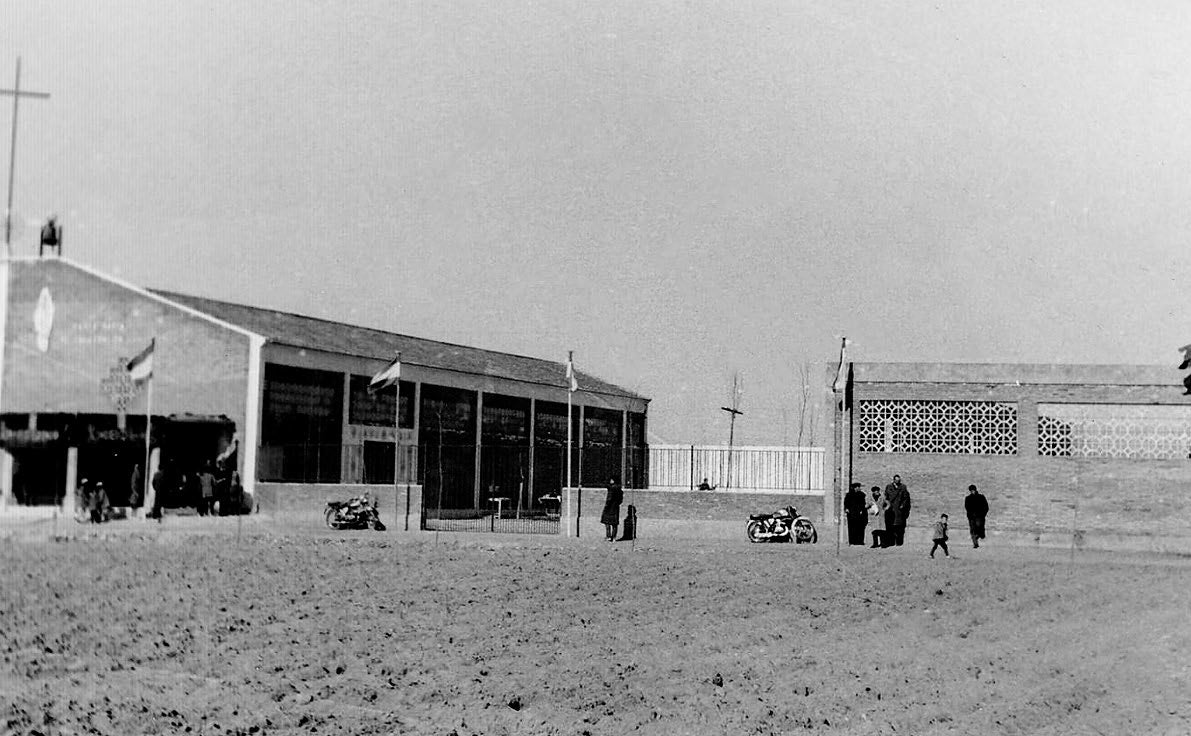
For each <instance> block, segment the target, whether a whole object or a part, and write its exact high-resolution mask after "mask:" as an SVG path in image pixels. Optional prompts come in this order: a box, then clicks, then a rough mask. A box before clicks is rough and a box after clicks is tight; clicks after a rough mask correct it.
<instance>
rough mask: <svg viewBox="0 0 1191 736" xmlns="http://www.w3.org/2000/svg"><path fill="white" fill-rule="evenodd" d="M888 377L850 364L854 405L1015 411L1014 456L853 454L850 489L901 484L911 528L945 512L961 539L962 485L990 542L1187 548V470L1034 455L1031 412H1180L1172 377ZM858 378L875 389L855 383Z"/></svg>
mask: <svg viewBox="0 0 1191 736" xmlns="http://www.w3.org/2000/svg"><path fill="white" fill-rule="evenodd" d="M869 365H871V366H875V364H869ZM894 368H896V366H894V367H893V368H891V367H888V366H881V367H874V369H873V370H871V371H864V370H861V369H860V367H859V364H858V368H857V384H856V387H855V391H854V396H855V398H856V401H857V402H860V401H865V400H871V399H900V400H958V401H964V400H971V401H1009V402H1014V403H1016V405H1017V407H1018V432H1017V437H1018V454H1017V455H1014V456H978V455H958V454H943V453H867V452H856V454H855V455H854V466H853V479H854V480H855V481H858V482H860V483H862V484H863V485H864V487H865V490H866V491H867V490H868V488H869V487H870V486H872V485H880V486H882V487H883V486H884V485H885V484H886V483H888V482H889V481H890V480H891V478H892V476H893V475H894V474H895V473H897V474H900V475H901V476H902V480H903V481H904V482H905V483H906V484H907V486H908V487H909V489H910V493H911V496H912V498H913V505H914V508H913V511H912V512H911V517H910V521H909V526H910V527H911V528H915V527H917V528H919V529H924V528H926V527H928V526H929V525H930V524H931V523H932V522H933V521H934V519H935V518H937V517H938V515H939V513H942V512H946V513H947V514H949V516H950V518H951V522H952V528H953V530H966V521H965V519H964V512H963V499H964V496H965V495H966V494H967V486H968V484H969V483H975V484H976V485H977V486H978V487H979V488H980V490H981V492H982V493H983V494H984V495H985V496H987V498H988V501H989V506H990V507H991V511H990V516H989V521H988V526H989V532H990V534H994V533H1006V534H1011V535H1014V534H1016V535H1025V536H1027V537H1028V536H1029V535H1034V536H1035V538H1037V536H1038V535H1040V534H1048V533H1051V534H1059V535H1062V534H1064V533H1065V534H1066V535H1067V537H1068V539H1069V538H1070V530H1071V529H1072V524H1073V522H1074V524H1075V525H1076V528H1077V529H1080V530H1084V531H1085V533H1086V534H1087V535H1089V536H1090V538H1100V539H1108V538H1110V537H1111V538H1114V539H1115V538H1119V537H1122V536H1124V537H1130V536H1132V537H1137V538H1150V539H1152V538H1158V537H1165V538H1173V539H1174V540H1175V542H1174V543H1175V545H1176V546H1180V547H1186V546H1188V545H1189V544H1191V530H1189V529H1188V528H1187V523H1186V521H1185V519H1184V518H1183V514H1182V513H1181V512H1182V510H1183V508H1184V507H1185V503H1184V502H1183V500H1182V499H1183V496H1184V494H1185V493H1187V491H1188V490H1191V460H1187V459H1171V460H1142V459H1127V458H1075V457H1043V456H1039V455H1038V436H1037V422H1038V404H1040V403H1106V404H1143V405H1155V404H1159V405H1183V404H1186V402H1185V401H1184V400H1183V399H1182V398H1181V391H1180V384H1179V382H1178V380H1177V378H1178V376H1177V375H1176V374H1177V371H1173V370H1171V371H1169V373H1171V376H1172V378H1171V381H1170V382H1169V383H1168V382H1166V381H1165V380H1164V378H1163V377H1164V376H1165V373H1163V372H1162V370H1161V369H1156V368H1153V367H1128V366H1124V367H1123V366H1076V367H1061V366H1059V367H1053V368H1052V367H1049V366H1047V367H1038V366H1033V367H1028V366H1027V367H1025V368H1027V369H1033V370H1032V371H1031V370H1025V371H1024V372H1023V373H1022V375H1025V376H1026V378H1027V379H1028V380H1024V381H1020V382H1019V381H1018V380H1012V379H1013V376H1014V372H1013V370H1012V369H1013V368H1014V367H1013V366H999V367H996V369H997V370H998V371H999V372H1000V375H997V376H996V377H995V378H996V380H995V381H991V380H990V381H988V382H983V383H979V382H976V381H974V380H973V381H971V382H967V383H965V382H962V379H963V376H964V372H963V371H962V370H961V368H962V367H957V366H950V367H948V371H949V373H948V374H947V376H946V377H947V379H948V380H946V381H942V380H924V381H921V382H918V381H913V380H904V381H894V380H888V378H889V375H888V374H890V373H892V372H894ZM980 368H990V367H989V366H976V367H974V368H973V370H972V374H979V373H980V370H978V369H980ZM937 373H938V371H933V372H932V371H931V370H925V371H924V372H923V376H924V377H931V378H937V377H939V376H938V375H936V374H937ZM866 374H867V375H868V377H870V378H872V377H880V378H882V379H884V380H880V381H872V382H866V381H863V380H862V379H863V378H864V377H865V376H866ZM1064 381H1069V382H1064ZM856 436H857V437H858V433H857V434H856ZM1073 505H1074V506H1075V507H1076V508H1075V510H1074V511H1075V514H1073V509H1072V506H1073ZM1076 514H1077V516H1075V518H1074V519H1073V516H1074V515H1076ZM1143 546H1145V545H1143ZM1149 546H1152V545H1149Z"/></svg>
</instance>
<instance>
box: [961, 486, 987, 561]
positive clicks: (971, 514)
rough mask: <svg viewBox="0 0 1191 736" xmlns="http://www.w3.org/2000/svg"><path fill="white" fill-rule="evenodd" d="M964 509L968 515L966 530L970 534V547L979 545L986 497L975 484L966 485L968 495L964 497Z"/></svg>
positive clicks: (981, 536) (982, 529)
mask: <svg viewBox="0 0 1191 736" xmlns="http://www.w3.org/2000/svg"><path fill="white" fill-rule="evenodd" d="M964 511H965V512H966V513H967V515H968V531H969V532H970V533H971V535H972V548H973V549H976V548H979V547H980V540H981V539H984V519H985V518H986V517H987V516H988V499H986V498H985V497H984V494H982V493H981V492H980V491H978V490H976V485H975V484H972V485H970V486H968V495H967V496H965V497H964Z"/></svg>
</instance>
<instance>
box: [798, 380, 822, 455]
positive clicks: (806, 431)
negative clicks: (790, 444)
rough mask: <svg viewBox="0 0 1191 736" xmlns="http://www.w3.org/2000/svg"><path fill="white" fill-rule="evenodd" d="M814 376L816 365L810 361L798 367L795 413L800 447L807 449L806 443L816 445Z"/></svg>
mask: <svg viewBox="0 0 1191 736" xmlns="http://www.w3.org/2000/svg"><path fill="white" fill-rule="evenodd" d="M813 374H814V365H813V364H812V363H810V362H809V361H803V362H802V363H800V364H799V365H798V393H797V403H796V405H795V412H796V414H797V418H798V446H799V447H805V446H806V445H805V444H803V443H804V442H807V443H809V444H810V445H811V446H813V445H814V444H815V415H816V414H817V412H816V411H814V407H812V406H811V395H812V393H811V392H812V389H811V376H812V375H813Z"/></svg>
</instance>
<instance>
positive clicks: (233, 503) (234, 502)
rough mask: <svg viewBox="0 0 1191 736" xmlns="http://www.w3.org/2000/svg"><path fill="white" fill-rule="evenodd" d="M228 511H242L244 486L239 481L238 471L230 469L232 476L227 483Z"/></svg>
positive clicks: (236, 512) (230, 512) (237, 512)
mask: <svg viewBox="0 0 1191 736" xmlns="http://www.w3.org/2000/svg"><path fill="white" fill-rule="evenodd" d="M227 497H228V504H229V505H228V513H229V514H242V513H244V486H243V484H241V483H240V473H239V472H238V471H235V470H233V471H232V478H231V481H230V482H229V484H228V490H227Z"/></svg>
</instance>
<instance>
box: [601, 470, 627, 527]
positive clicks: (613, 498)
mask: <svg viewBox="0 0 1191 736" xmlns="http://www.w3.org/2000/svg"><path fill="white" fill-rule="evenodd" d="M622 503H624V490H622V489H621V487H620V481H618V480H616V479H615V478H610V479H609V480H608V495H607V496H605V497H604V513H602V514H600V523H601V524H603V525H604V534H605V536H606V537H607V538H608V541H609V542H614V541H616V528H617V527H619V526H620V504H622Z"/></svg>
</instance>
